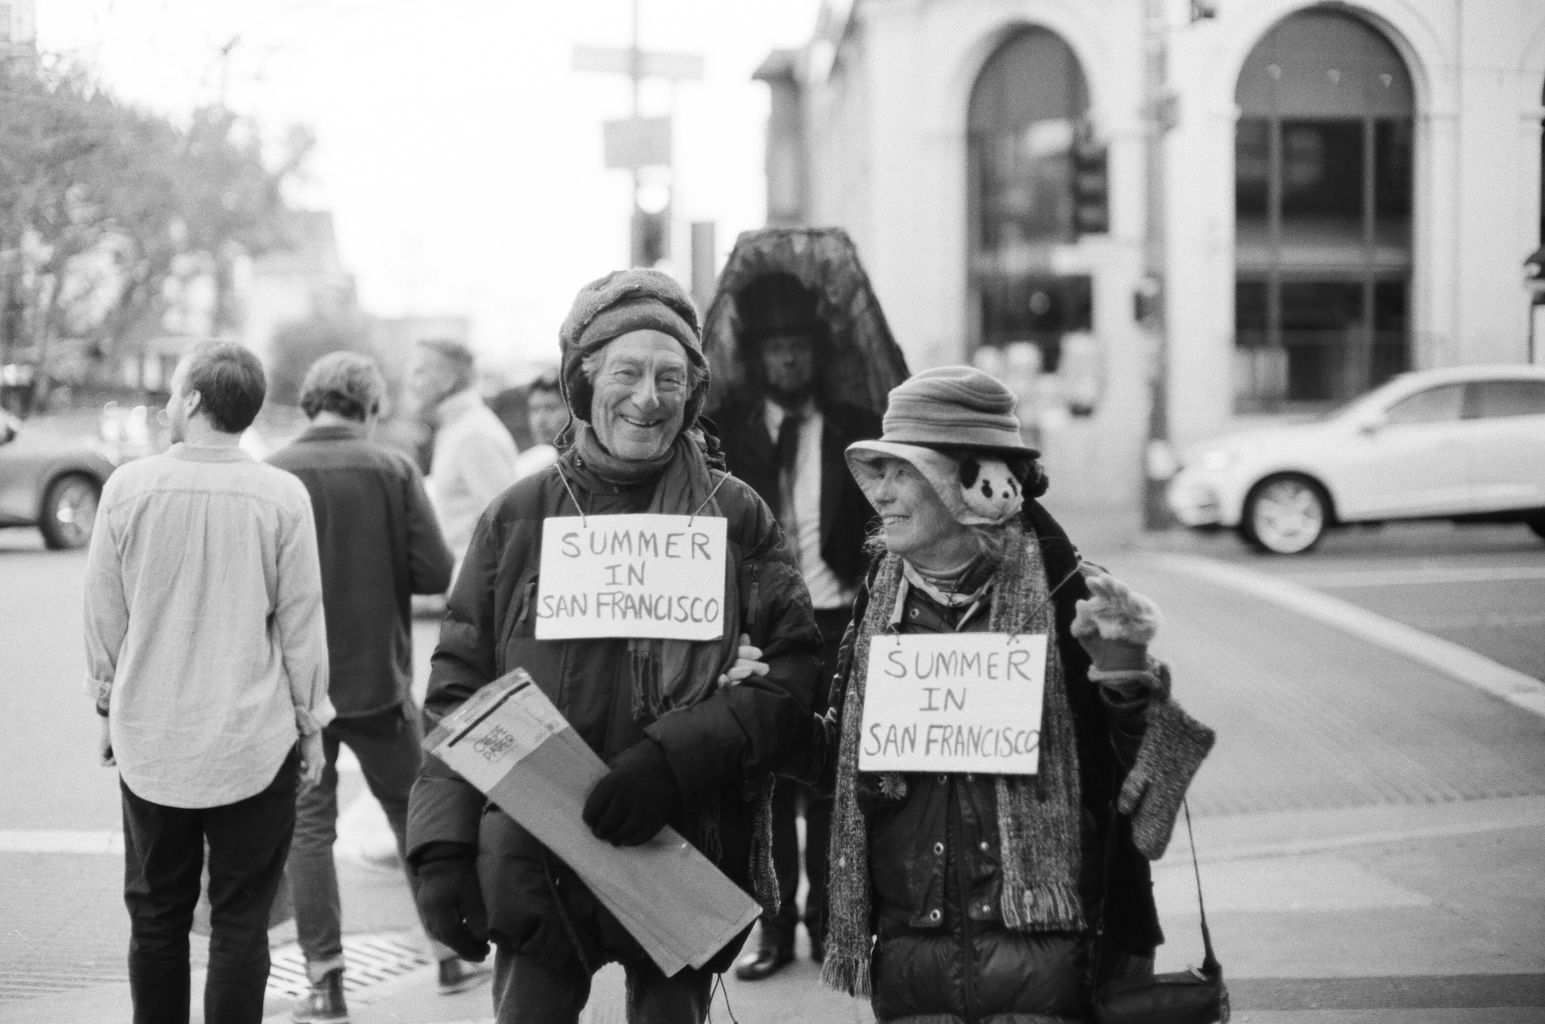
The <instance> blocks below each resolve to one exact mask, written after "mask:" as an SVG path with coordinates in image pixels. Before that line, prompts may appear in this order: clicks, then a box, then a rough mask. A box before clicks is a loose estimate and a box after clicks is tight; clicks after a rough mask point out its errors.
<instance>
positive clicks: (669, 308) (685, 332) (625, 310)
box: [558, 267, 708, 428]
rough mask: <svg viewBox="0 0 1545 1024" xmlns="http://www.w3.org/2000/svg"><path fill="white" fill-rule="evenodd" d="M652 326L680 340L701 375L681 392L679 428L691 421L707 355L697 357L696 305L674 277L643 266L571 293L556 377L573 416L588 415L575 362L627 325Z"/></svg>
mask: <svg viewBox="0 0 1545 1024" xmlns="http://www.w3.org/2000/svg"><path fill="white" fill-rule="evenodd" d="M642 330H652V331H660V332H662V333H664V334H668V335H670V336H671V337H672V338H675V339H676V340H677V341H679V342H680V343H681V347H682V348H683V349H684V350H685V352H686V355H687V359H688V361H689V362H691V363H692V365H693V366H694V367H695V368H696V370H697V371H700V373H701V377H702V379H701V381H699V383H698V384H697V386H696V387H694V388H693V389H692V393H691V394H690V395H689V396H687V404H686V415H685V417H684V418H683V420H682V426H683V428H690V427H691V426H692V425H693V424H695V423H696V422H697V417H698V414H699V413H701V412H702V411H703V403H704V401H705V400H706V399H707V397H708V361H707V360H706V359H705V358H704V357H703V342H702V337H701V328H700V327H699V324H698V317H697V308H696V307H694V306H693V305H692V300H691V298H689V297H688V295H687V293H686V291H684V290H683V289H682V287H681V285H680V284H678V283H677V281H676V279H675V278H673V277H671V276H670V275H669V274H665V273H662V272H660V271H658V270H650V269H647V268H641V267H640V268H634V269H632V270H616V271H613V272H612V273H610V274H607V275H606V276H605V277H602V278H599V279H597V280H595V281H591V282H590V283H589V284H587V285H585V286H584V287H583V288H581V289H580V290H579V294H578V295H576V296H575V297H574V305H573V306H572V307H570V309H569V315H568V316H567V317H565V318H564V321H563V326H562V327H561V328H559V331H558V346H559V352H560V359H561V368H560V371H559V383H560V385H561V386H562V389H563V399H564V401H565V402H567V403H568V406H569V411H570V412H571V413H573V415H574V418H575V419H579V420H584V421H586V422H589V420H590V398H591V393H592V392H591V387H590V382H589V381H588V380H586V379H585V373H584V370H583V369H581V364H582V363H583V362H584V359H585V356H587V355H589V354H590V353H592V352H594V351H596V350H597V349H599V348H601V347H602V346H603V345H605V344H606V343H607V342H609V341H611V340H612V339H613V338H616V337H619V336H620V335H623V334H627V333H628V332H630V331H642Z"/></svg>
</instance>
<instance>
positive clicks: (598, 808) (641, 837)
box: [582, 737, 681, 846]
mask: <svg viewBox="0 0 1545 1024" xmlns="http://www.w3.org/2000/svg"><path fill="white" fill-rule="evenodd" d="M680 806H681V789H680V787H678V786H677V785H676V777H675V776H674V775H672V774H671V766H670V764H669V762H667V761H666V760H665V750H664V748H662V747H661V746H660V744H658V743H656V742H655V741H654V740H652V739H649V738H648V737H645V738H644V739H641V740H639V741H638V742H637V743H635V744H633V745H632V746H631V747H629V748H628V749H627V750H624V751H623V752H622V753H620V754H618V755H617V757H616V758H615V759H614V760H613V761H612V770H611V771H610V772H608V773H606V774H605V775H603V776H602V777H601V781H599V782H597V783H596V784H595V788H594V789H592V790H591V791H590V795H589V796H588V797H586V798H585V809H584V811H583V814H582V817H583V818H584V820H585V824H586V825H589V826H590V831H592V832H594V833H595V835H596V838H597V839H604V840H606V841H607V842H608V843H611V844H612V845H613V846H642V845H643V844H644V843H647V842H649V840H651V839H653V838H654V837H655V836H656V835H657V834H658V833H659V831H660V830H661V829H662V828H664V827H665V823H666V822H667V821H669V820H670V818H671V817H672V816H673V815H674V814H675V813H676V811H677V809H678V808H679V807H680Z"/></svg>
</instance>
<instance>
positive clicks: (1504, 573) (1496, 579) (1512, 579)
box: [1276, 568, 1545, 589]
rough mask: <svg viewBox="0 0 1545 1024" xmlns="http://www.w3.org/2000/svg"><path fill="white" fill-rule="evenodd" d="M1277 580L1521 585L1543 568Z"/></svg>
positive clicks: (1544, 575) (1540, 576)
mask: <svg viewBox="0 0 1545 1024" xmlns="http://www.w3.org/2000/svg"><path fill="white" fill-rule="evenodd" d="M1276 578H1277V579H1290V580H1294V581H1296V582H1301V583H1305V584H1307V585H1309V586H1311V587H1330V588H1332V589H1335V588H1345V587H1406V586H1421V585H1424V584H1432V583H1524V582H1528V581H1530V580H1545V568H1540V569H1522V568H1513V569H1506V568H1497V569H1485V568H1470V569H1448V568H1427V569H1367V570H1362V569H1348V570H1345V571H1342V572H1293V573H1284V574H1283V575H1281V576H1278V577H1276Z"/></svg>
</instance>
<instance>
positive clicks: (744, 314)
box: [707, 230, 905, 981]
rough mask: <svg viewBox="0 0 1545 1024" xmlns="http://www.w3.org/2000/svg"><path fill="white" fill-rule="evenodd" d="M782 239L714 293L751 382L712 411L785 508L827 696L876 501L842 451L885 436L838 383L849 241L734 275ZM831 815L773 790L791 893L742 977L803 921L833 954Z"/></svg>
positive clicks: (811, 799)
mask: <svg viewBox="0 0 1545 1024" xmlns="http://www.w3.org/2000/svg"><path fill="white" fill-rule="evenodd" d="M785 237H786V232H783V231H777V230H775V231H769V232H762V233H748V234H746V235H743V236H742V237H741V239H740V241H739V242H737V244H736V251H735V255H732V256H731V261H730V263H729V264H728V265H727V266H726V271H725V278H724V280H723V281H722V282H721V284H720V288H719V293H718V296H719V297H718V298H716V300H715V301H716V303H719V304H721V306H722V305H724V304H728V305H731V306H732V307H733V310H734V314H735V315H734V316H733V317H721V318H720V320H719V321H718V326H719V327H720V328H721V329H720V330H718V331H716V332H713V333H710V335H709V337H708V340H707V344H708V345H711V346H713V349H714V351H715V353H716V354H719V355H723V354H726V353H728V352H730V351H733V352H734V353H735V356H736V357H737V362H738V368H739V369H740V374H739V380H740V381H741V387H740V388H739V389H738V391H737V392H736V394H735V395H734V396H732V397H729V399H728V401H726V402H725V403H723V404H720V405H718V406H716V407H715V410H714V412H713V417H714V421H715V423H716V424H717V425H718V428H719V438H720V441H721V443H722V444H723V446H724V457H725V462H726V463H727V464H728V466H729V469H730V472H732V473H734V474H735V475H736V476H738V477H740V478H741V479H742V480H744V481H746V482H747V483H748V484H750V485H751V486H752V488H753V489H754V490H755V491H756V492H757V493H758V494H759V495H761V496H762V499H763V500H764V501H766V502H767V504H768V505H769V506H771V507H772V508H773V509H774V511H775V512H776V513H777V515H778V522H779V524H780V526H781V527H782V529H783V532H784V534H785V535H786V536H787V538H788V540H789V544H790V546H792V547H793V549H794V551H795V555H796V557H797V559H798V561H799V568H800V573H801V575H802V576H803V577H804V580H805V585H806V587H808V588H809V590H810V600H811V603H812V604H813V605H814V607H815V619H816V624H817V625H818V626H819V627H820V629H821V637H822V640H823V648H822V666H821V677H820V680H819V683H818V687H817V693H816V701H817V703H818V704H820V703H824V701H825V698H826V688H827V685H828V683H829V681H830V679H831V676H832V673H833V672H834V671H835V669H836V658H837V648H838V646H839V645H840V644H841V642H842V635H843V633H844V632H845V631H846V630H847V627H848V619H849V615H850V611H851V608H852V605H853V597H854V595H855V593H856V592H857V588H858V584H859V582H860V579H861V577H862V575H863V569H864V564H865V556H864V552H863V545H864V537H865V530H866V527H867V525H868V523H869V521H870V519H871V517H872V512H871V510H870V508H869V503H868V502H867V501H865V500H864V496H863V493H862V492H861V491H860V490H859V489H858V485H857V484H856V483H855V482H854V481H853V478H852V476H851V475H850V474H849V473H848V471H847V465H846V463H845V462H844V461H843V451H844V450H845V449H846V448H847V447H848V445H850V444H852V443H853V442H855V441H861V440H866V439H869V438H874V437H878V436H879V434H880V417H879V416H878V414H876V413H875V412H872V411H870V410H869V409H866V408H864V407H862V406H860V405H856V404H851V403H850V402H848V401H845V400H844V398H843V395H842V391H841V390H840V389H839V388H837V387H833V386H832V382H831V380H830V377H831V375H832V374H833V372H834V371H835V370H836V368H837V366H838V360H837V359H836V358H834V356H835V355H836V354H837V352H838V350H839V349H845V350H848V351H845V352H844V353H843V354H844V355H849V356H850V355H852V354H854V352H855V351H856V350H857V349H858V348H859V341H858V340H857V339H856V338H854V337H853V335H852V333H851V332H848V333H845V334H843V335H841V336H836V335H834V332H833V331H832V329H831V326H830V324H829V323H828V318H832V319H835V318H836V317H837V315H838V314H837V313H836V311H835V308H834V305H833V303H832V301H831V298H830V293H833V292H836V291H837V290H838V289H839V288H841V287H844V286H847V287H851V285H848V284H847V283H846V282H842V281H839V280H833V281H831V282H829V283H828V282H827V281H826V278H828V277H831V278H839V277H840V276H841V274H840V273H839V271H840V270H841V268H842V267H843V266H845V265H848V264H851V265H852V267H853V269H851V270H849V271H847V273H848V275H849V276H852V275H854V274H857V273H860V272H858V271H857V269H856V264H857V257H856V256H855V255H853V254H852V253H851V249H850V248H849V247H846V246H838V247H833V248H834V249H835V252H836V253H837V256H838V257H839V258H833V259H830V260H828V261H826V262H825V263H824V264H823V265H821V266H820V268H819V274H820V276H819V277H818V278H817V279H816V280H815V281H813V282H812V284H811V285H809V286H807V285H806V284H805V283H803V282H802V281H801V279H800V278H799V277H797V276H796V275H795V274H794V273H792V272H791V270H794V269H806V270H808V269H809V268H805V267H803V265H793V266H790V268H789V269H787V270H785V269H773V268H775V267H778V266H781V265H782V264H779V263H777V262H774V261H770V260H769V261H768V263H767V265H765V266H759V267H758V268H757V269H756V270H755V271H754V272H753V271H747V272H745V273H741V274H737V273H734V272H733V271H734V269H735V267H736V266H737V264H738V263H739V262H740V261H741V260H744V259H745V257H746V255H747V254H748V253H753V252H759V251H760V250H761V249H762V248H763V247H764V246H768V247H771V248H773V249H774V250H776V249H777V247H778V246H779V245H780V244H781V243H782V241H783V239H784V238H785ZM842 241H844V242H845V238H843V239H842ZM813 248H814V247H801V248H799V249H798V250H796V251H799V252H807V251H811V250H812V249H813ZM814 262H815V261H812V263H814ZM823 296H825V298H823ZM823 307H825V309H824V312H823ZM888 341H889V337H888V334H887V335H886V336H885V338H884V339H883V340H880V341H875V340H873V339H871V343H873V344H876V345H877V347H881V348H883V347H885V344H884V343H885V342H888ZM896 363H900V364H901V366H902V370H901V372H900V374H899V375H897V376H896V377H895V378H894V379H893V380H892V381H891V383H899V382H900V379H901V377H902V376H905V369H904V367H905V364H904V362H902V361H901V360H900V358H899V354H898V356H897V357H896V359H895V362H892V361H890V360H884V359H876V360H873V361H870V362H867V364H865V365H864V369H863V372H864V373H866V374H867V375H869V376H870V377H874V378H879V379H881V380H884V379H885V377H886V375H887V374H888V373H889V372H892V367H893V366H894V365H895V364H896ZM882 393H883V389H882ZM801 817H803V818H804V822H805V848H804V855H803V857H801V855H800V848H799V832H798V819H799V818H801ZM830 818H831V800H830V799H829V798H827V797H823V796H821V795H820V794H818V793H817V792H816V791H814V790H812V789H810V788H809V787H806V786H801V785H798V784H797V783H795V782H793V781H790V780H779V782H778V785H777V787H776V789H775V790H774V793H773V861H774V864H776V866H777V869H778V888H779V893H780V895H781V900H780V903H779V906H778V907H777V908H776V910H775V911H774V912H773V913H770V914H767V915H765V916H764V917H763V918H762V925H761V932H760V937H759V942H758V945H757V947H756V948H755V949H753V950H751V951H750V952H748V953H747V954H746V956H745V957H744V958H743V959H742V961H741V962H740V963H739V964H737V965H736V967H735V976H736V977H737V978H740V979H741V980H743V981H758V980H760V979H762V978H767V977H770V976H771V975H773V974H775V973H777V972H778V971H781V970H782V969H783V968H784V967H786V966H787V965H788V964H789V963H791V962H792V961H793V959H794V939H795V931H796V929H797V927H798V925H799V924H800V922H801V918H803V923H804V925H805V928H806V930H807V931H808V933H809V937H810V955H811V958H812V959H813V960H815V961H816V962H817V963H819V962H820V961H821V959H822V957H823V956H824V950H825V905H826V875H827V865H826V842H827V826H828V823H829V821H830ZM801 867H803V869H804V875H805V878H806V880H807V882H808V889H807V890H806V895H805V908H804V913H803V914H801V913H800V909H799V906H798V903H797V901H796V895H797V892H798V889H799V880H800V873H801V872H800V869H801Z"/></svg>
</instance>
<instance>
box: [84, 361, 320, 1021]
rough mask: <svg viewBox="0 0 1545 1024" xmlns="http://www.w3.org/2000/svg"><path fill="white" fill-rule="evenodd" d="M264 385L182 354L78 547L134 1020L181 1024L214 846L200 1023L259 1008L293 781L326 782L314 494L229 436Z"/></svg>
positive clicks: (253, 411) (251, 369) (258, 374)
mask: <svg viewBox="0 0 1545 1024" xmlns="http://www.w3.org/2000/svg"><path fill="white" fill-rule="evenodd" d="M265 388H266V382H265V379H264V376H263V367H262V364H260V363H259V362H258V360H257V357H256V356H254V355H253V354H252V353H251V352H249V351H247V350H246V349H244V348H242V347H241V346H239V345H235V344H231V343H225V342H206V343H204V344H201V345H199V346H198V347H196V348H194V349H193V350H192V351H191V352H189V353H188V354H187V355H186V356H185V357H183V359H182V361H181V362H180V363H179V364H178V366H177V370H176V372H175V373H174V374H173V375H172V394H171V398H170V400H169V402H168V406H167V407H168V410H169V412H170V414H171V434H172V440H173V442H174V443H173V445H172V447H171V448H170V449H168V450H167V451H166V452H163V453H161V454H159V455H152V456H148V457H146V458H143V459H137V460H135V461H133V462H130V463H127V464H126V465H123V466H121V467H119V469H118V470H117V471H116V472H114V473H113V475H112V476H111V477H109V478H108V480H107V486H106V487H104V488H103V490H102V503H101V508H100V510H99V512H98V514H97V529H96V533H95V535H94V536H93V537H92V542H91V550H90V552H89V554H88V556H87V563H86V587H85V590H86V601H85V637H86V661H87V678H86V685H87V691H88V693H89V694H90V696H91V697H92V699H93V700H95V702H96V708H97V713H98V714H99V715H101V716H102V734H101V740H100V744H99V755H100V759H101V763H102V764H104V765H116V766H117V768H118V772H119V780H120V781H119V784H120V789H121V791H122V799H123V822H124V860H125V864H126V867H125V872H124V878H125V881H124V901H125V903H126V904H127V905H128V910H129V923H130V940H129V989H130V993H131V996H132V998H133V1000H134V1019H135V1020H136V1021H157V1022H172V1024H175V1022H178V1021H182V1022H186V1021H187V1020H188V1011H189V1007H188V1001H189V988H190V975H189V960H188V933H189V930H190V928H191V927H192V925H193V912H194V907H195V905H196V904H197V903H198V899H199V888H200V875H201V871H202V869H203V867H204V852H205V848H206V844H207V848H208V851H209V862H208V863H209V904H210V920H209V927H210V939H209V970H208V975H207V977H206V979H205V983H204V1019H205V1020H208V1021H220V1022H222V1024H225V1022H231V1024H256V1022H257V1021H259V1020H261V1019H262V1016H263V993H264V989H265V987H266V984H267V981H268V968H269V956H268V918H269V910H270V908H271V906H272V903H273V899H274V894H275V892H276V891H277V889H278V886H279V882H280V880H281V878H282V877H283V873H284V861H285V855H286V854H287V853H288V851H289V847H290V834H291V831H292V830H293V828H294V824H295V799H296V787H297V783H298V784H299V786H300V787H301V789H302V790H305V789H309V788H311V787H313V786H315V785H316V784H317V782H318V781H319V780H320V779H321V777H322V769H323V765H324V762H325V757H324V755H323V744H322V729H323V728H324V727H325V726H326V725H327V724H328V722H330V721H331V720H332V717H333V706H332V702H331V701H330V700H329V699H328V678H327V677H328V657H327V631H326V627H325V625H324V619H323V608H322V581H321V573H320V569H319V567H318V559H317V539H316V529H315V527H314V526H313V525H312V516H311V500H310V498H309V497H308V496H307V494H306V488H305V487H304V486H302V485H301V482H300V481H299V480H297V479H295V478H294V477H293V476H291V475H290V474H288V473H285V472H283V471H282V470H279V469H275V468H274V467H272V466H266V465H264V464H262V463H260V462H256V461H254V460H253V459H252V457H251V456H250V455H248V454H247V453H246V452H245V451H243V450H242V449H241V448H240V447H239V445H238V442H239V441H240V438H241V432H242V431H243V430H245V429H246V428H247V427H249V426H250V425H251V424H252V421H253V419H254V418H255V417H256V416H257V413H258V409H259V408H261V407H262V404H263V396H264V392H265ZM297 748H298V749H297Z"/></svg>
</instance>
